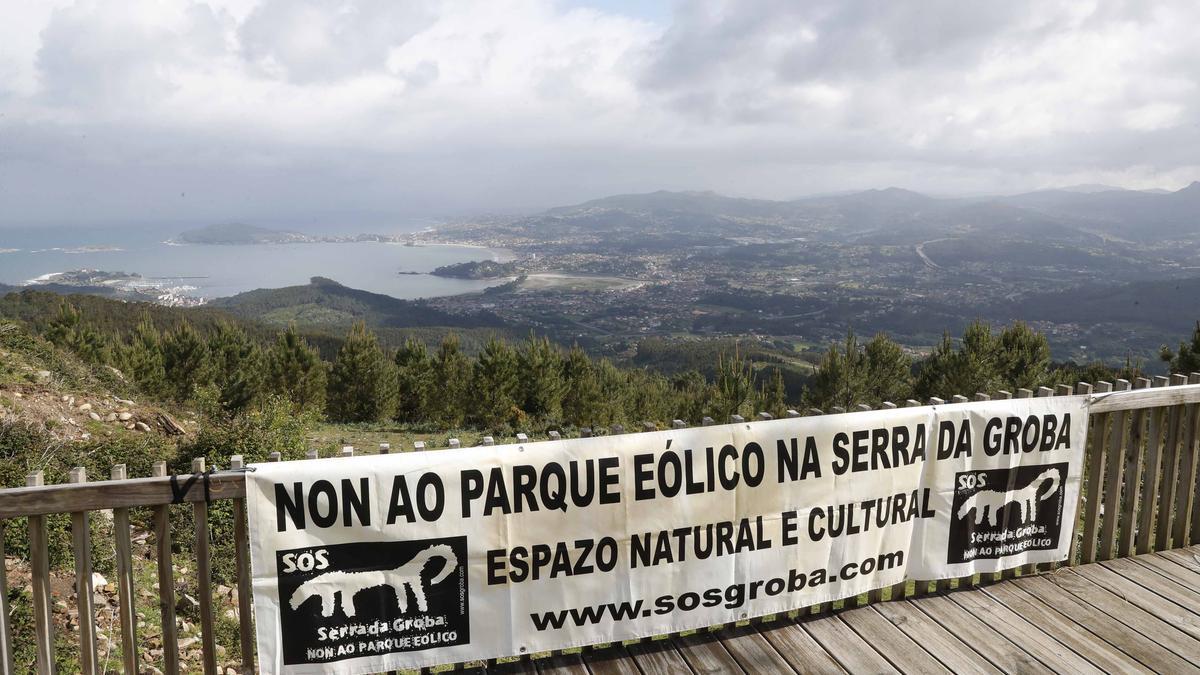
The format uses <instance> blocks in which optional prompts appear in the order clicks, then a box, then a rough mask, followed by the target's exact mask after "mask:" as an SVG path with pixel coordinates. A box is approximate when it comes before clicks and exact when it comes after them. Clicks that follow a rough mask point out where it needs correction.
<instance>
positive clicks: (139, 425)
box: [133, 422, 150, 432]
mask: <svg viewBox="0 0 1200 675" xmlns="http://www.w3.org/2000/svg"><path fill="white" fill-rule="evenodd" d="M133 426H134V428H136V429H137V430H138V431H141V432H149V431H150V425H149V424H146V423H145V422H138V423H136V424H134V425H133Z"/></svg>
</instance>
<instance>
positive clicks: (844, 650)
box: [798, 616, 899, 673]
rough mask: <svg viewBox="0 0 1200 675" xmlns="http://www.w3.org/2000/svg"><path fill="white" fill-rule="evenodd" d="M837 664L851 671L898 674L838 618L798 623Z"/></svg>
mask: <svg viewBox="0 0 1200 675" xmlns="http://www.w3.org/2000/svg"><path fill="white" fill-rule="evenodd" d="M798 625H799V626H800V627H801V628H803V629H804V630H805V631H806V632H807V633H808V634H809V635H811V636H812V637H813V639H814V640H816V641H817V643H818V644H820V645H821V647H822V648H823V649H824V650H825V651H826V652H829V655H830V656H832V657H833V658H834V659H836V660H837V662H838V665H840V666H841V667H843V668H845V669H846V670H848V671H849V672H851V673H898V672H899V671H898V670H896V668H895V666H893V665H892V664H891V662H889V661H888V660H887V659H885V658H884V657H883V656H882V655H880V653H879V652H878V651H876V650H875V648H874V647H873V646H871V645H870V644H868V643H866V642H865V641H863V639H862V638H861V637H859V636H858V634H857V633H855V632H854V631H853V630H851V629H850V627H849V626H847V625H846V624H845V623H843V622H842V619H841V617H839V616H831V617H827V618H824V619H809V620H805V621H802V622H800V623H799V624H798Z"/></svg>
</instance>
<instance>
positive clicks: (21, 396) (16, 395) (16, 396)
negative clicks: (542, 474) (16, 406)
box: [13, 391, 25, 398]
mask: <svg viewBox="0 0 1200 675" xmlns="http://www.w3.org/2000/svg"><path fill="white" fill-rule="evenodd" d="M13 398H25V394H22V393H21V392H19V391H14V392H13Z"/></svg>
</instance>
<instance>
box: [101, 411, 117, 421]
mask: <svg viewBox="0 0 1200 675" xmlns="http://www.w3.org/2000/svg"><path fill="white" fill-rule="evenodd" d="M104 421H105V422H116V421H117V413H108V414H107V415H105V416H104Z"/></svg>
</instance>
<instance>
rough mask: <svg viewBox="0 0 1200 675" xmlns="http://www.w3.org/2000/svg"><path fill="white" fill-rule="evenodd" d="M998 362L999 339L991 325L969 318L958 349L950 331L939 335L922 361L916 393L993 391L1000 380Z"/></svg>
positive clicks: (925, 394)
mask: <svg viewBox="0 0 1200 675" xmlns="http://www.w3.org/2000/svg"><path fill="white" fill-rule="evenodd" d="M998 364H999V342H998V341H997V339H996V337H995V336H993V335H992V329H991V327H990V326H988V325H987V324H986V323H984V322H982V321H975V322H972V323H971V324H970V325H969V326H967V329H966V330H965V331H964V332H963V338H962V346H961V347H960V348H958V349H955V347H954V341H953V340H952V339H951V338H950V334H949V333H946V334H944V335H943V336H942V341H941V343H939V344H938V346H937V347H935V348H934V350H933V353H932V354H930V356H929V358H927V359H926V360H925V361H924V362H923V363H922V364H921V368H920V371H919V372H918V374H917V387H916V389H917V394H918V395H919V396H920V397H921V398H923V399H924V398H929V397H932V396H937V397H940V398H947V397H949V396H952V395H954V394H963V395H964V396H970V395H971V394H973V393H975V392H988V391H994V390H995V389H997V388H998V387H999V386H1000V384H1001V379H1000V373H999V369H998Z"/></svg>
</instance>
